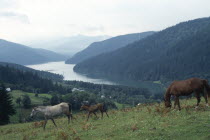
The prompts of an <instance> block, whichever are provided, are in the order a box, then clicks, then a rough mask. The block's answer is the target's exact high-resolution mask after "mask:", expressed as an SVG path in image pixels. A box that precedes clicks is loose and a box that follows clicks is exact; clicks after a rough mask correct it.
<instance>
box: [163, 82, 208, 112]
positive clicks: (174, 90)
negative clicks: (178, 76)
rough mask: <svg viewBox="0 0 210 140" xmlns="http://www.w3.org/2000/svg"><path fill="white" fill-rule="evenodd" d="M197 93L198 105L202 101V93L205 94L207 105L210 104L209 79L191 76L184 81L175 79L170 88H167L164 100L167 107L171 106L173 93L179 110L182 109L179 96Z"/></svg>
mask: <svg viewBox="0 0 210 140" xmlns="http://www.w3.org/2000/svg"><path fill="white" fill-rule="evenodd" d="M193 92H194V93H195V96H196V98H197V105H196V107H198V105H199V103H200V100H201V99H200V94H201V93H202V94H203V95H204V98H205V101H206V105H207V106H208V96H210V86H209V85H208V81H207V80H205V79H199V78H190V79H187V80H183V81H174V82H173V83H172V84H171V85H170V86H169V88H168V89H167V91H166V93H165V96H164V101H165V106H166V107H171V101H170V98H171V95H173V96H174V97H175V102H174V108H175V107H176V105H177V104H178V107H179V110H181V107H180V103H179V96H188V95H190V94H192V93H193Z"/></svg>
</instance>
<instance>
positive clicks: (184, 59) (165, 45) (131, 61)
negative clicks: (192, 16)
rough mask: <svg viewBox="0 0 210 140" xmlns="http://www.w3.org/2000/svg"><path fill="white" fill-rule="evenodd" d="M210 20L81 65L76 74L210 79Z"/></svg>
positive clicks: (179, 26)
mask: <svg viewBox="0 0 210 140" xmlns="http://www.w3.org/2000/svg"><path fill="white" fill-rule="evenodd" d="M209 54H210V18H201V19H196V20H192V21H187V22H183V23H180V24H177V25H175V26H173V27H170V28H167V29H165V30H163V31H160V32H158V33H155V34H153V35H151V36H148V37H147V38H145V39H142V40H140V41H137V42H135V43H132V44H130V45H128V46H126V47H124V48H121V49H118V50H116V51H114V52H110V53H106V54H101V55H99V56H96V57H92V58H90V59H88V60H86V61H83V62H81V63H79V64H77V65H76V66H75V67H74V70H75V71H76V72H80V73H85V74H88V75H92V76H97V77H106V78H107V77H109V78H110V77H111V78H120V79H132V80H151V81H154V80H161V81H164V80H174V79H185V78H189V77H204V78H207V79H210V55H209Z"/></svg>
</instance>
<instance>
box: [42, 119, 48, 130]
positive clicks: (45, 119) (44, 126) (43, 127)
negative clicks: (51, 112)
mask: <svg viewBox="0 0 210 140" xmlns="http://www.w3.org/2000/svg"><path fill="white" fill-rule="evenodd" d="M46 124H47V118H46V117H45V122H44V126H43V129H44V130H45V127H46Z"/></svg>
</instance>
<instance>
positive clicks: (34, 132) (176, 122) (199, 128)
mask: <svg viewBox="0 0 210 140" xmlns="http://www.w3.org/2000/svg"><path fill="white" fill-rule="evenodd" d="M202 101H203V100H202ZM195 103H196V100H195V99H190V100H181V106H182V110H181V111H178V110H173V109H171V110H167V109H165V108H164V107H163V104H160V105H159V104H152V105H145V104H142V105H140V106H139V107H135V108H126V109H123V110H118V111H117V110H110V111H109V115H110V118H107V117H106V116H105V117H104V119H96V118H94V117H93V116H92V117H91V118H90V120H89V122H86V121H85V119H86V116H85V114H83V113H79V114H76V115H74V117H75V118H76V120H73V123H71V124H70V125H68V124H67V118H64V117H61V118H58V119H56V120H55V121H56V123H57V125H58V128H57V129H56V128H55V127H54V126H53V123H52V122H51V121H48V124H47V127H46V131H43V128H42V127H41V122H33V123H25V124H10V125H6V126H1V127H0V135H1V139H2V140H8V139H9V140H13V139H14V140H17V139H24V140H27V139H49V140H54V139H55V140H58V139H64V140H67V139H75V140H94V139H95V140H109V139H116V140H119V139H125V140H127V139H137V140H141V139H142V140H145V139H148V140H160V139H161V140H165V139H166V140H168V139H179V140H180V139H183V140H184V139H186V140H198V139H199V140H207V139H210V133H209V130H210V126H209V122H210V117H209V109H210V108H207V107H205V106H204V103H203V102H202V103H201V105H200V108H199V109H197V110H195V109H194V105H195ZM98 115H99V114H98Z"/></svg>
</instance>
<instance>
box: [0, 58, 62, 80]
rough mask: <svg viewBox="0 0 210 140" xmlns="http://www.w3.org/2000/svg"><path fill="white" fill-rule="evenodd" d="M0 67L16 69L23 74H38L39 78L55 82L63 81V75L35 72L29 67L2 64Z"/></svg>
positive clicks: (0, 63)
mask: <svg viewBox="0 0 210 140" xmlns="http://www.w3.org/2000/svg"><path fill="white" fill-rule="evenodd" d="M0 66H3V67H10V68H14V69H17V70H20V71H22V72H31V73H33V74H36V75H38V76H39V77H41V78H44V79H51V80H55V81H62V80H63V76H62V75H59V74H54V73H50V72H46V71H39V70H34V69H32V68H28V67H25V66H22V65H19V64H14V63H7V62H0Z"/></svg>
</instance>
